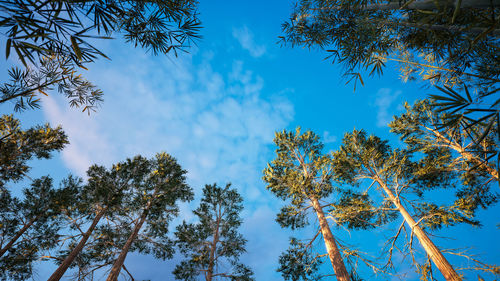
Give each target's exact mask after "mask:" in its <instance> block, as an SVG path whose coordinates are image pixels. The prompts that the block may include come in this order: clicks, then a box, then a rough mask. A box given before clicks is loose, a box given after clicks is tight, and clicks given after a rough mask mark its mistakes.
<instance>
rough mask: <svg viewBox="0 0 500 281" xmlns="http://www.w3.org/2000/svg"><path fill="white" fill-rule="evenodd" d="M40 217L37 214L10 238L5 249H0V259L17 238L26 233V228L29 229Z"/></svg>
mask: <svg viewBox="0 0 500 281" xmlns="http://www.w3.org/2000/svg"><path fill="white" fill-rule="evenodd" d="M41 216H42V214H39V215H38V216H36V217H35V218H33V219H31V220H30V221H29V222H28V223H27V224H26V225H24V226H23V228H21V229H20V230H19V231H18V232H17V233H16V235H15V236H14V237H12V239H10V241H9V243H7V245H5V247H3V248H2V249H0V257H1V256H3V255H4V254H5V253H6V252H7V251H8V250H9V249H10V248H11V247H12V245H14V243H16V241H17V239H19V237H21V236H22V235H23V234H24V233H25V232H26V230H28V228H30V227H31V226H32V225H33V224H34V223H35V222H36V221H37V220H38V219H39V218H40V217H41Z"/></svg>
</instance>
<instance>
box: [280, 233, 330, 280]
mask: <svg viewBox="0 0 500 281" xmlns="http://www.w3.org/2000/svg"><path fill="white" fill-rule="evenodd" d="M279 264H280V267H279V268H278V269H277V271H278V272H281V275H282V276H283V278H284V279H285V280H292V281H298V280H304V281H306V280H318V279H319V276H318V274H317V271H318V267H319V266H320V265H321V260H320V259H318V258H317V257H316V255H315V254H314V253H311V247H310V245H309V244H306V243H302V242H300V241H299V240H297V239H295V238H291V239H290V247H289V248H288V249H287V250H286V252H285V253H283V254H281V256H280V258H279Z"/></svg>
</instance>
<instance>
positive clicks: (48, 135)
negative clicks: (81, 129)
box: [0, 115, 68, 192]
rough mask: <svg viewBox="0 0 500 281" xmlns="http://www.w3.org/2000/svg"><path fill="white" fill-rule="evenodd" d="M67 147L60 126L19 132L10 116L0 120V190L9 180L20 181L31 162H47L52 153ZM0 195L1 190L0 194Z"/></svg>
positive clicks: (47, 126)
mask: <svg viewBox="0 0 500 281" xmlns="http://www.w3.org/2000/svg"><path fill="white" fill-rule="evenodd" d="M66 144H68V137H67V136H66V135H65V134H64V132H63V130H62V128H61V127H57V128H55V129H54V128H51V127H50V126H49V125H48V124H45V125H44V126H35V127H33V128H30V129H28V130H22V129H21V124H20V122H19V120H17V119H15V118H14V117H13V116H12V115H2V117H1V118H0V190H3V189H5V188H6V186H5V184H6V183H7V182H9V181H13V182H17V181H19V180H21V179H22V178H24V177H25V176H26V174H27V173H28V171H29V170H30V167H29V166H28V165H27V162H28V161H29V160H31V159H48V158H50V156H51V152H52V151H60V150H62V149H63V147H64V145H66ZM0 192H2V191H0Z"/></svg>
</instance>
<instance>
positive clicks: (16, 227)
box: [0, 177, 75, 280]
mask: <svg viewBox="0 0 500 281" xmlns="http://www.w3.org/2000/svg"><path fill="white" fill-rule="evenodd" d="M23 192H24V197H23V200H20V199H17V198H13V197H11V196H10V193H9V192H8V191H4V192H3V193H2V203H5V205H2V207H1V209H0V217H1V218H2V222H3V223H2V226H1V227H0V230H1V231H0V245H2V248H1V251H0V253H2V255H0V268H1V269H2V270H0V279H1V280H4V279H6V280H27V279H29V278H31V277H32V274H33V263H34V262H36V261H37V260H38V259H39V258H40V255H42V254H43V253H44V252H45V251H47V250H50V249H52V248H54V247H55V246H57V245H58V243H59V238H60V237H61V235H60V234H59V231H60V229H61V227H62V216H61V215H62V210H63V209H65V208H67V207H68V204H70V200H68V199H69V198H70V197H71V196H72V194H73V193H74V192H75V190H70V189H66V188H60V189H54V188H53V187H52V179H51V178H49V177H42V178H40V179H35V180H34V181H33V182H32V184H31V186H30V187H29V188H25V189H24V190H23Z"/></svg>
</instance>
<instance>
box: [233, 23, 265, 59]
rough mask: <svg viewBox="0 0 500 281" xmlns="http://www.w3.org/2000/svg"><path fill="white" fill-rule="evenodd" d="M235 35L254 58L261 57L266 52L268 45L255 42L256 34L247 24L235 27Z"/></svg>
mask: <svg viewBox="0 0 500 281" xmlns="http://www.w3.org/2000/svg"><path fill="white" fill-rule="evenodd" d="M233 37H234V38H236V40H238V42H239V43H240V45H241V47H242V48H243V49H245V50H247V51H248V52H249V53H250V55H251V56H252V57H254V58H258V57H261V56H262V55H264V54H265V53H266V46H265V45H260V44H257V42H255V40H254V35H253V33H252V31H250V29H248V27H247V26H243V27H240V28H233Z"/></svg>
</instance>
